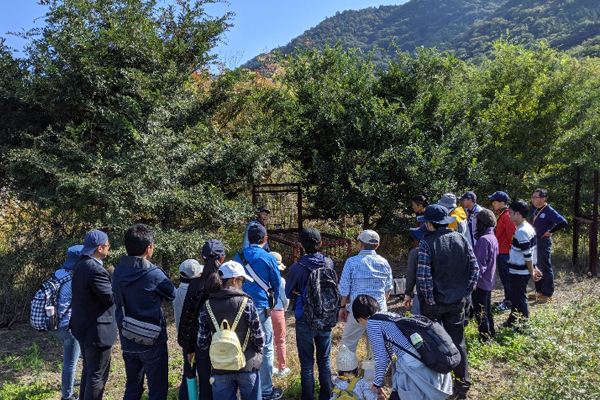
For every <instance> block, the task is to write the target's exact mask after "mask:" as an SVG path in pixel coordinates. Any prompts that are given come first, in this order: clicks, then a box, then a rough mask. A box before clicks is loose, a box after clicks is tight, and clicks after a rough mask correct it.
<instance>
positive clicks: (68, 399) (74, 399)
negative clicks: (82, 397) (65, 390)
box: [60, 394, 79, 400]
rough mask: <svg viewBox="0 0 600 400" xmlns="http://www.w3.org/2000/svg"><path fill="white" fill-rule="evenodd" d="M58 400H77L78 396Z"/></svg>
mask: <svg viewBox="0 0 600 400" xmlns="http://www.w3.org/2000/svg"><path fill="white" fill-rule="evenodd" d="M60 400H79V396H78V395H76V394H72V395H71V397H68V398H64V397H61V398H60Z"/></svg>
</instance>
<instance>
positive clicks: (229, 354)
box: [206, 297, 250, 371]
mask: <svg viewBox="0 0 600 400" xmlns="http://www.w3.org/2000/svg"><path fill="white" fill-rule="evenodd" d="M247 302H248V299H247V298H246V297H244V300H242V304H241V306H240V309H239V310H238V313H237V315H236V317H235V321H233V325H231V326H229V322H227V320H226V319H224V320H223V321H221V326H220V327H219V324H218V323H217V320H216V319H215V315H214V314H213V312H212V309H211V308H210V301H208V300H207V301H206V311H207V312H208V315H210V318H211V320H212V322H213V325H214V326H215V329H216V330H217V331H216V332H215V333H214V334H213V336H212V342H211V344H210V348H209V349H208V354H209V356H210V362H211V364H212V366H213V368H215V369H222V370H226V371H238V370H240V369H242V368H244V367H245V366H246V356H244V351H245V350H246V346H247V345H248V338H249V337H250V328H248V333H246V340H244V345H243V346H240V340H239V339H238V336H237V334H236V333H235V328H236V327H237V324H238V322H239V321H240V318H241V316H242V314H243V313H244V309H245V308H246V303H247Z"/></svg>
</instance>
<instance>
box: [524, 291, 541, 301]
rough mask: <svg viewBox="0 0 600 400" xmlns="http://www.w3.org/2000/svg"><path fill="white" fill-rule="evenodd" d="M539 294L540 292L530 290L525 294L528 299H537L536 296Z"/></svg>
mask: <svg viewBox="0 0 600 400" xmlns="http://www.w3.org/2000/svg"><path fill="white" fill-rule="evenodd" d="M541 295H542V294H541V293H539V292H531V293H528V294H527V298H528V299H533V300H535V299H537V298H538V297H539V296H541Z"/></svg>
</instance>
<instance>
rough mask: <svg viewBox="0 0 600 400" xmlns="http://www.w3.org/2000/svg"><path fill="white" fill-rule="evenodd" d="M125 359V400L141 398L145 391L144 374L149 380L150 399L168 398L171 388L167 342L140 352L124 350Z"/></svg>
mask: <svg viewBox="0 0 600 400" xmlns="http://www.w3.org/2000/svg"><path fill="white" fill-rule="evenodd" d="M123 361H125V374H126V375H127V382H126V383H125V394H124V395H123V400H139V399H141V398H142V393H143V392H144V375H146V379H147V381H148V400H159V399H166V398H167V392H168V389H169V379H168V378H169V357H168V353H167V344H166V343H163V344H161V345H159V346H157V347H154V346H152V347H151V348H150V349H148V350H146V351H143V352H140V353H134V352H126V351H124V352H123Z"/></svg>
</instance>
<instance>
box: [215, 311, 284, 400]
mask: <svg viewBox="0 0 600 400" xmlns="http://www.w3.org/2000/svg"><path fill="white" fill-rule="evenodd" d="M265 310H266V308H257V309H256V311H257V312H258V319H259V320H260V324H261V325H262V329H263V333H264V334H265V345H264V348H263V363H262V367H261V368H260V385H261V390H262V394H263V396H265V395H269V394H271V393H272V392H273V323H272V321H271V316H270V315H269V316H268V317H267V314H266V313H265ZM213 393H214V390H213Z"/></svg>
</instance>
